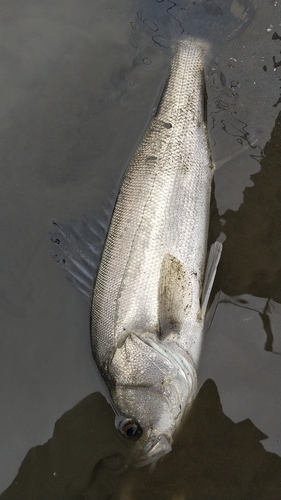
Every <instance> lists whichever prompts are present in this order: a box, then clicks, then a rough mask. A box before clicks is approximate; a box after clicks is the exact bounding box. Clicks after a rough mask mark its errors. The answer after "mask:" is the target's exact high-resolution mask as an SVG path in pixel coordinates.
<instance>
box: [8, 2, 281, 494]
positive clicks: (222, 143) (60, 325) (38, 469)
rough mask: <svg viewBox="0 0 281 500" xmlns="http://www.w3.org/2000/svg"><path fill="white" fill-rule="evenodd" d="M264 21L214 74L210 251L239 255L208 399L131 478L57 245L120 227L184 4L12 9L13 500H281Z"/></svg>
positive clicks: (271, 77) (269, 58)
mask: <svg viewBox="0 0 281 500" xmlns="http://www.w3.org/2000/svg"><path fill="white" fill-rule="evenodd" d="M254 5H255V7H256V15H255V17H254V19H253V21H252V22H251V24H250V25H249V26H248V27H247V29H246V30H245V31H244V32H243V33H242V34H240V35H239V37H237V38H234V39H233V40H231V41H230V42H229V43H228V44H225V45H222V46H221V48H220V50H219V51H217V52H216V53H214V55H213V59H212V61H211V62H210V64H209V67H208V68H207V69H206V85H207V91H208V117H209V118H208V126H209V133H210V143H211V148H212V155H213V158H214V161H215V162H216V164H217V171H216V174H215V185H214V199H213V203H212V214H211V227H210V240H212V241H213V240H214V239H215V238H216V237H217V236H219V235H221V238H222V239H225V243H224V251H223V257H222V262H221V264H220V269H219V272H218V277H217V280H216V284H215V290H214V294H213V299H214V306H213V308H212V309H211V311H210V315H209V318H208V324H207V327H208V331H207V333H206V338H205V343H204V347H203V353H202V360H201V365H200V371H199V387H200V388H201V389H200V392H199V395H198V398H197V400H196V402H195V404H194V408H193V410H192V412H191V414H190V416H189V417H188V418H187V421H186V422H185V423H184V425H183V429H182V431H181V433H180V434H179V436H178V440H177V443H176V444H175V447H174V450H173V452H172V453H171V454H170V455H169V456H167V457H166V458H165V459H164V460H162V461H161V463H159V464H158V465H157V467H156V469H155V471H154V473H153V474H150V473H149V471H148V470H147V469H143V470H139V471H131V470H129V471H126V470H125V471H124V470H123V466H124V460H123V458H122V456H123V455H125V456H126V453H127V449H126V446H125V445H124V443H122V442H120V441H119V439H118V437H117V436H116V434H115V429H114V427H113V416H112V412H111V409H110V408H109V406H108V405H107V403H106V401H105V400H104V399H103V397H102V396H101V395H100V394H99V392H97V391H103V387H102V382H101V380H100V378H99V374H98V372H97V370H96V368H95V365H94V362H93V359H92V355H91V349H90V338H89V307H88V305H87V303H86V302H85V301H84V300H83V298H82V297H81V296H80V295H79V293H78V292H77V291H76V290H75V289H74V288H73V287H71V286H70V285H69V283H68V282H67V281H66V280H65V279H64V274H65V273H64V272H63V271H62V270H61V269H60V268H59V267H57V266H56V265H55V263H54V262H53V261H52V259H51V258H50V255H49V253H50V250H51V243H50V242H49V241H48V238H47V232H48V231H49V230H50V229H51V226H52V225H51V222H52V220H53V219H58V220H60V221H68V220H69V219H78V218H79V217H80V216H81V214H83V213H86V214H87V213H89V211H90V210H93V211H94V212H96V213H97V214H99V213H100V211H101V206H104V205H105V206H107V207H109V208H108V221H109V219H110V207H111V208H112V204H113V201H112V200H114V197H115V196H116V194H117V192H118V188H119V185H120V182H121V179H122V176H123V174H124V171H125V169H126V166H127V165H128V161H129V160H130V157H131V155H132V154H133V152H134V150H135V148H136V146H137V144H138V142H139V140H140V138H141V136H142V134H143V132H144V130H145V129H146V127H147V125H148V123H149V121H150V119H151V117H152V115H153V112H154V110H155V106H157V101H158V99H159V95H160V92H161V88H162V86H163V82H164V81H165V78H166V76H167V74H168V69H169V60H170V57H171V50H170V49H169V48H168V44H166V42H164V41H163V40H164V39H162V38H161V40H160V39H159V38H158V39H157V41H158V42H159V41H161V45H162V46H160V45H159V43H155V40H154V41H153V39H152V37H155V33H156V34H157V36H158V34H159V35H161V36H163V37H165V40H166V39H167V25H169V24H170V26H172V28H171V29H172V31H173V32H174V33H175V34H180V32H181V29H182V28H181V27H182V26H184V16H183V14H184V13H183V12H182V11H181V8H182V7H183V5H182V4H180V3H178V4H176V5H175V6H174V7H173V2H169V1H167V0H165V1H163V2H157V1H155V2H150V3H149V4H146V3H143V4H142V5H140V4H139V2H129V1H126V0H122V1H121V2H118V5H117V4H116V3H115V2H113V1H110V0H108V1H106V2H105V1H103V2H100V3H98V2H96V1H92V2H89V1H83V2H81V1H79V2H78V1H76V0H73V1H71V2H69V1H68V2H66V1H62V2H59V4H58V3H57V2H54V1H51V0H45V1H43V0H40V1H39V2H38V1H37V2H33V1H31V0H24V1H21V2H18V1H16V0H15V1H9V3H8V2H3V3H2V7H1V12H2V15H1V30H0V37H1V46H2V63H1V73H0V74H1V90H2V95H3V97H4V98H3V107H2V120H1V123H2V125H1V128H2V134H1V137H2V144H1V154H2V161H1V175H2V179H1V208H2V210H1V228H2V239H1V264H0V272H1V289H0V308H1V346H2V348H1V353H0V356H1V362H0V367H1V379H2V384H1V418H0V433H1V451H0V491H4V490H5V489H6V488H7V487H8V486H9V485H10V483H12V481H13V480H14V479H15V478H16V479H15V481H14V483H13V484H12V486H11V487H10V488H9V489H8V490H7V491H6V493H3V495H2V497H3V499H17V498H29V499H30V500H32V498H34V499H35V498H41V499H43V498H44V499H52V500H55V499H56V498H57V499H63V498H65V499H66V498H67V499H68V500H69V499H70V498H73V499H82V498H83V499H91V498H94V499H95V498H98V499H103V498H105V499H106V498H116V499H117V498H122V499H127V498H128V499H131V498H132V499H133V498H136V499H137V498H141V499H143V498H153V499H156V498H161V499H165V498H167V499H174V500H176V499H178V500H179V499H183V498H186V499H187V498H188V499H189V498H190V499H193V500H194V499H197V498H198V499H202V500H206V498H208V499H211V498H214V499H219V498H222V499H226V498H227V499H232V498H233V499H235V500H237V499H240V498H247V499H249V498H257V499H259V500H261V499H267V498H268V499H270V500H273V499H275V498H279V491H280V490H279V487H280V485H279V486H278V481H280V455H281V448H280V425H279V422H280V417H281V415H280V413H281V408H280V394H279V393H280V390H279V387H278V381H279V380H280V371H281V368H280V360H281V358H280V353H281V346H280V343H281V340H280V331H281V329H280V322H281V320H280V257H279V256H280V233H279V227H280V192H281V191H280V153H281V151H280V144H281V127H280V115H279V113H280V78H281V66H280V64H278V61H279V60H280V50H281V40H280V38H278V36H281V26H280V25H279V24H278V23H279V19H280V14H281V7H280V4H279V3H278V2H272V3H270V4H267V5H266V8H265V6H264V2H262V1H261V0H256V1H255V2H254ZM172 7H173V10H171V8H172ZM168 9H170V10H168ZM171 14H173V16H174V17H173V16H172V15H171ZM181 16H183V17H181ZM155 26H156V27H157V30H158V31H157V32H156V31H155V29H156V28H155ZM274 33H277V35H278V36H277V35H275V36H274ZM166 45H167V47H166ZM213 313H214V314H213ZM55 424H56V427H55V431H54V426H55ZM53 433H54V434H53ZM52 436H53V437H52ZM48 440H50V441H48ZM44 443H45V444H44ZM42 445H43V446H42ZM29 450H30V451H29ZM26 455H27V456H26ZM25 457H26V458H25ZM24 459H25V460H24ZM23 461H24V462H23ZM22 462H23V463H22ZM21 464H22V467H21V470H20V473H19V475H18V476H17V473H18V469H19V467H20V466H21ZM16 476H17V477H16ZM32 495H33V496H32Z"/></svg>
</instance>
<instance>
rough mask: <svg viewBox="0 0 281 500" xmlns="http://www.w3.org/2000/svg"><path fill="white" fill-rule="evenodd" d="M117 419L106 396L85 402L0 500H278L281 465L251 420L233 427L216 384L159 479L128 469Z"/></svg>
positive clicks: (28, 460)
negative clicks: (115, 427) (115, 420)
mask: <svg viewBox="0 0 281 500" xmlns="http://www.w3.org/2000/svg"><path fill="white" fill-rule="evenodd" d="M113 418H114V416H113V412H112V410H111V408H110V407H109V406H108V404H107V403H106V401H105V399H104V398H103V397H102V396H101V395H100V394H97V393H94V394H91V395H90V396H88V397H86V398H85V399H84V400H82V401H81V402H80V403H79V404H78V405H77V406H75V407H74V408H73V409H71V410H69V411H68V412H66V413H65V414H64V415H63V416H62V417H61V418H60V419H59V420H58V421H57V423H56V425H55V429H54V433H53V437H52V438H51V439H50V440H49V441H48V442H47V443H45V444H44V445H42V446H36V447H35V448H32V449H31V450H30V451H29V452H28V454H27V455H26V457H25V459H24V461H23V463H22V465H21V467H20V470H19V473H18V475H17V476H16V478H15V480H14V481H13V483H12V484H11V486H10V487H9V488H8V489H7V490H6V491H5V492H4V493H3V494H2V495H1V497H0V498H1V500H16V499H25V498H28V499H29V500H37V499H38V498H40V499H41V500H49V499H50V500H64V499H65V500H90V499H94V500H95V499H97V500H103V499H104V500H105V499H108V500H109V499H112V500H113V499H116V500H117V499H120V500H121V499H122V500H126V499H128V500H129V499H132V500H133V499H136V500H143V499H144V498H146V499H148V500H149V499H151V500H152V499H159V500H160V499H161V500H165V499H169V500H170V499H174V500H177V499H178V500H179V499H183V498H184V499H186V500H187V499H192V500H197V499H198V500H199V499H200V500H201V499H202V500H207V499H208V500H211V499H214V500H219V499H222V500H225V499H227V500H231V499H233V500H239V499H247V500H250V499H257V500H260V499H263V500H266V499H268V500H275V499H276V500H277V499H278V498H280V496H279V495H280V486H281V476H280V468H281V458H280V457H278V456H277V455H275V454H274V453H269V452H267V451H265V450H264V448H263V446H262V445H261V444H260V442H259V441H261V440H262V439H265V438H266V436H265V435H264V434H263V433H262V432H261V431H259V430H258V429H257V428H256V427H255V426H254V425H253V424H252V422H251V421H250V420H249V419H247V420H244V421H242V422H239V423H236V424H235V423H233V422H232V421H231V420H230V419H229V418H228V417H226V416H225V415H224V413H223V411H222V406H221V403H220V398H219V394H218V391H217V388H216V385H215V383H214V382H213V381H212V380H207V381H206V382H205V384H204V385H203V387H202V388H201V390H200V392H199V393H198V396H197V398H196V400H195V403H194V406H193V408H192V410H191V412H190V414H189V415H188V416H187V418H186V420H185V422H184V423H183V426H182V429H181V433H180V438H178V439H177V440H176V443H175V446H174V448H173V451H172V452H171V453H170V454H169V455H167V457H165V458H164V459H162V460H161V461H160V462H159V463H158V464H157V465H156V468H155V470H154V471H153V473H149V469H148V468H147V467H146V468H144V469H131V468H128V467H125V461H124V455H127V454H128V448H126V446H125V444H123V443H122V441H120V440H119V438H118V436H117V434H116V433H115V430H114V429H113V426H112V421H113ZM100 429H103V431H102V432H101V431H100Z"/></svg>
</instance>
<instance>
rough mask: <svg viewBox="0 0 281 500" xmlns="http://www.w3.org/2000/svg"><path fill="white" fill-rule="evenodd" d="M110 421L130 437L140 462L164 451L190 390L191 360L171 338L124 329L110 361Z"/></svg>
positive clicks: (135, 459)
mask: <svg viewBox="0 0 281 500" xmlns="http://www.w3.org/2000/svg"><path fill="white" fill-rule="evenodd" d="M109 368H110V379H111V381H112V382H113V389H112V390H111V395H112V398H113V401H114V405H115V407H116V409H117V412H118V416H117V417H116V419H115V425H116V427H117V428H118V430H119V431H120V433H121V434H122V435H123V436H124V438H126V439H127V440H128V441H131V442H132V446H131V454H132V459H133V460H132V461H133V463H134V465H135V466H136V467H142V466H144V465H147V464H149V463H152V462H154V461H157V460H158V459H159V458H161V457H162V456H164V455H166V454H167V453H169V452H170V451H171V449H172V442H173V436H174V434H175V432H176V430H177V428H178V427H179V424H180V422H181V420H182V418H183V415H184V413H185V411H186V409H187V408H188V407H189V406H190V404H191V402H192V401H193V399H194V396H195V392H196V380H197V378H196V371H195V368H194V366H193V363H192V360H191V359H190V358H189V357H188V355H187V354H186V353H184V352H183V350H181V349H180V348H179V347H178V346H177V345H176V343H175V342H174V341H171V342H169V341H168V340H167V339H166V340H165V343H162V342H161V340H159V339H158V338H157V337H156V336H154V337H153V336H152V335H151V334H149V333H148V334H135V333H130V334H129V335H128V336H127V337H126V340H125V342H124V343H123V344H122V346H120V347H118V348H117V349H116V351H115V353H114V355H113V357H112V360H111V364H110V367H109Z"/></svg>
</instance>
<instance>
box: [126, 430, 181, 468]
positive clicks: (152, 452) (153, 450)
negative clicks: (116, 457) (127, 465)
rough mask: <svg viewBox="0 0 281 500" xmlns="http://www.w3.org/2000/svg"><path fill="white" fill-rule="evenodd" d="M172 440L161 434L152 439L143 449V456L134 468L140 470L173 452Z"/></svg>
mask: <svg viewBox="0 0 281 500" xmlns="http://www.w3.org/2000/svg"><path fill="white" fill-rule="evenodd" d="M171 445H172V439H170V438H169V437H166V436H165V435H164V434H159V435H156V436H154V437H153V439H150V440H149V441H148V442H147V444H146V446H145V447H144V449H143V454H142V455H141V456H140V458H139V459H138V460H136V461H135V463H134V467H135V468H136V469H139V468H141V467H144V466H145V465H149V464H151V463H153V462H157V461H158V460H159V459H160V458H162V457H164V456H165V455H167V453H170V451H172V446H171Z"/></svg>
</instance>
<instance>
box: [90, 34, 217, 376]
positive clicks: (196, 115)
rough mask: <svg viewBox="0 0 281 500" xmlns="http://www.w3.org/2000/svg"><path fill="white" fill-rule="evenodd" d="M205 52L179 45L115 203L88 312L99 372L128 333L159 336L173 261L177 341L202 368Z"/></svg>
mask: <svg viewBox="0 0 281 500" xmlns="http://www.w3.org/2000/svg"><path fill="white" fill-rule="evenodd" d="M206 51H207V46H206V45H205V44H204V43H203V42H202V43H201V42H200V41H198V40H197V41H196V40H186V41H182V42H178V43H177V45H176V47H175V52H174V57H173V59H172V63H171V72H170V76H169V79H168V81H167V84H166V87H165V90H164V92H163V96H162V98H161V101H160V104H159V108H158V112H157V115H156V116H155V117H154V119H153V120H152V122H151V125H150V127H149V128H148V130H147V132H146V134H145V136H144V138H143V140H142V142H141V144H140V146H139V148H138V149H137V151H136V153H135V155H134V157H133V160H132V161H131V163H130V165H129V167H128V170H127V173H126V175H125V177H124V180H123V183H122V186H121V189H120V192H119V195H118V198H117V202H116V205H115V209H114V213H113V216H112V220H111V224H110V228H109V232H108V235H107V239H106V243H105V247H104V251H103V254H102V259H101V263H100V267H99V271H98V275H97V279H96V283H95V288H94V293H93V302H92V312H91V318H92V327H91V328H92V331H91V333H92V343H93V352H94V357H95V359H96V362H97V365H98V367H99V368H100V370H101V372H102V373H103V372H104V371H105V370H106V366H107V363H108V360H109V359H110V358H111V357H112V355H113V353H114V351H115V350H116V347H118V346H119V345H122V342H123V340H124V339H125V338H126V335H128V334H129V333H131V332H133V333H134V332H136V333H137V334H141V333H142V332H151V334H155V335H158V337H159V336H160V335H161V332H160V331H159V300H160V302H161V298H160V299H159V283H160V281H161V269H163V262H168V261H169V259H170V261H171V262H172V261H173V259H174V261H175V262H179V263H180V266H181V269H183V270H184V276H185V292H184V301H185V304H184V309H183V310H184V317H183V318H182V328H181V331H180V332H178V334H177V335H178V341H177V342H178V344H179V345H180V346H181V347H183V348H184V349H185V350H188V351H189V354H190V355H191V357H192V358H193V359H194V362H195V363H196V362H197V358H198V355H199V351H200V346H201V339H200V338H198V336H199V337H200V336H202V318H200V296H201V290H202V280H203V274H204V266H205V256H206V243H207V231H208V220H209V202H210V191H211V180H212V175H213V168H212V164H211V161H210V152H209V148H208V139H207V133H206V126H205V122H204V98H205V94H204V80H203V64H204V59H205V56H206ZM167 256H169V257H167ZM165 259H166V260H165ZM167 259H168V260H167ZM175 269H176V267H175ZM175 279H176V278H174V280H175ZM164 288H165V283H164ZM173 300H174V301H176V300H177V298H175V297H174V298H173Z"/></svg>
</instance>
